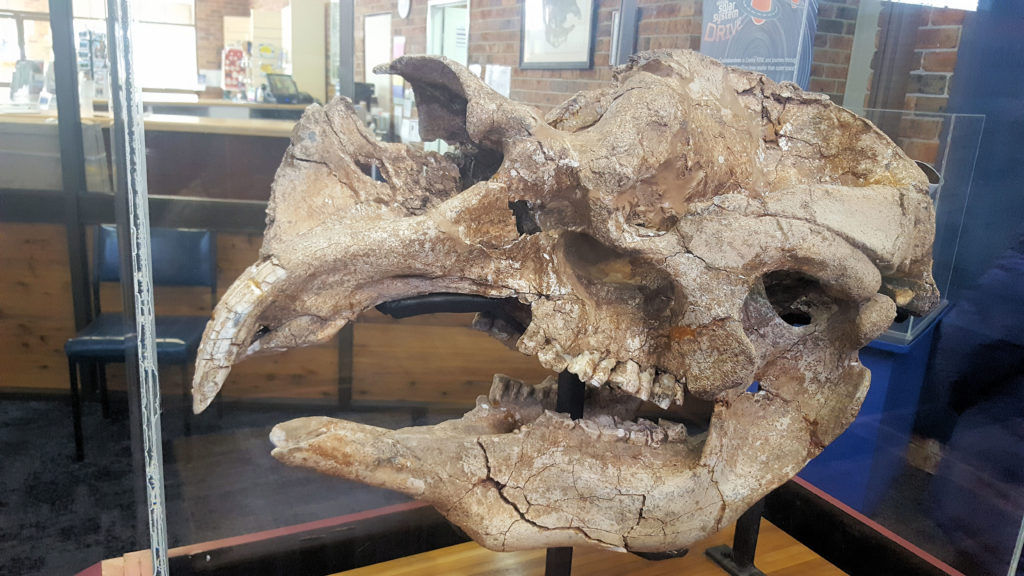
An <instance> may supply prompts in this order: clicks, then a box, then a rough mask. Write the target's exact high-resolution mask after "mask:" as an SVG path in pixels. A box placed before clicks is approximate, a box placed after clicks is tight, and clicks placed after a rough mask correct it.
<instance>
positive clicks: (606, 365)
mask: <svg viewBox="0 0 1024 576" xmlns="http://www.w3.org/2000/svg"><path fill="white" fill-rule="evenodd" d="M613 368H615V359H614V358H605V359H604V360H601V361H600V362H598V363H597V368H595V369H594V374H593V375H592V376H591V377H590V380H588V382H590V385H591V386H597V387H600V386H601V385H602V384H604V383H605V382H607V381H608V377H609V376H611V374H612V369H613Z"/></svg>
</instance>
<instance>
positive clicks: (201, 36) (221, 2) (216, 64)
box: [196, 0, 249, 98]
mask: <svg viewBox="0 0 1024 576" xmlns="http://www.w3.org/2000/svg"><path fill="white" fill-rule="evenodd" d="M248 15H249V0H196V63H197V64H198V66H199V69H200V70H203V69H207V70H216V69H218V68H220V67H221V66H220V55H221V50H222V49H223V48H224V17H225V16H248ZM221 94H222V91H221V89H220V88H207V89H206V92H205V93H204V94H203V97H204V98H220V97H221Z"/></svg>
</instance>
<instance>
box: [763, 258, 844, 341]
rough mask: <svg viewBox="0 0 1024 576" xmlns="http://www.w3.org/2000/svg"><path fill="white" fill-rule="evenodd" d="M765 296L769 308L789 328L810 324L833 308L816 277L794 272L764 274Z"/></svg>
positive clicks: (777, 271) (833, 304)
mask: <svg viewBox="0 0 1024 576" xmlns="http://www.w3.org/2000/svg"><path fill="white" fill-rule="evenodd" d="M761 281H762V282H763V283H764V291H765V295H766V296H767V297H768V302H769V303H771V305H772V309H773V310H775V313H776V314H777V315H778V316H779V318H781V319H782V321H783V322H785V323H786V324H789V325H790V326H794V327H800V326H806V325H808V324H812V323H814V321H815V319H816V318H817V317H820V316H822V315H823V314H824V313H827V312H828V311H829V310H832V309H834V308H835V302H834V301H833V299H832V297H831V296H829V295H828V294H827V293H826V291H825V288H824V287H823V286H822V285H821V282H819V281H818V279H817V278H815V277H813V276H810V275H808V274H805V273H803V272H798V271H795V270H775V271H773V272H769V273H767V274H765V275H764V277H763V278H762V279H761Z"/></svg>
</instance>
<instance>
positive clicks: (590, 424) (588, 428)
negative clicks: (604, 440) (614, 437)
mask: <svg viewBox="0 0 1024 576" xmlns="http://www.w3.org/2000/svg"><path fill="white" fill-rule="evenodd" d="M578 424H579V427H580V429H581V430H583V432H584V433H585V434H586V435H587V436H588V437H589V438H590V439H591V440H597V439H598V437H600V436H601V427H600V426H598V425H597V422H594V421H593V420H586V419H583V420H580V421H579V422H578Z"/></svg>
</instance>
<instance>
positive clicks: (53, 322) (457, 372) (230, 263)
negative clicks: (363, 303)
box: [0, 223, 548, 404]
mask: <svg viewBox="0 0 1024 576" xmlns="http://www.w3.org/2000/svg"><path fill="white" fill-rule="evenodd" d="M261 241H262V238H261V237H260V236H259V235H239V234H221V235H218V238H217V250H218V292H219V295H222V294H223V293H224V291H225V290H226V289H227V288H228V286H230V284H231V282H232V281H234V279H235V278H236V277H237V276H238V275H239V274H240V273H241V272H242V271H243V270H244V269H245V268H246V267H247V266H249V265H250V264H251V263H252V262H254V261H255V260H256V258H257V257H258V253H259V247H260V243H261ZM65 242H66V241H65V235H64V229H63V227H62V226H59V225H41V224H9V223H4V224H0V265H2V266H3V270H4V271H5V273H4V274H3V275H2V276H0V354H2V355H3V356H2V358H0V388H2V389H12V388H18V389H51V390H60V391H63V390H67V385H68V383H67V367H66V366H67V361H66V359H65V356H64V348H63V346H64V342H65V341H66V340H67V338H69V337H70V336H71V335H72V334H73V333H74V321H73V314H72V309H71V294H70V279H69V276H68V264H67V250H66V246H65ZM208 294H209V293H208V291H206V290H205V289H203V288H171V287H158V288H157V296H156V303H157V311H158V313H161V314H206V313H208V312H209V295H208ZM101 303H102V306H103V310H104V311H106V312H115V311H118V310H120V309H121V295H120V288H119V287H118V286H116V285H113V284H109V285H104V286H103V287H102V290H101ZM471 321H472V315H471V314H433V315H427V316H419V317H415V318H408V319H404V320H401V321H399V320H394V319H392V318H389V317H387V316H384V315H382V314H380V313H379V312H377V311H376V310H370V311H367V312H365V313H363V314H362V315H361V316H360V317H359V320H358V322H357V323H356V326H355V349H354V353H353V355H354V365H353V368H352V376H353V398H354V399H356V400H369V401H385V402H388V401H422V402H433V403H445V404H449V403H460V404H471V403H472V402H473V400H474V399H475V398H476V396H478V395H480V394H486V393H487V389H488V387H489V385H490V381H491V376H492V375H493V374H494V373H495V372H504V373H507V374H509V375H511V376H513V377H516V378H522V379H526V380H528V381H530V382H539V381H541V380H542V379H543V378H544V377H545V376H546V375H547V374H548V372H547V371H545V370H544V369H543V368H541V367H540V365H539V364H537V362H536V360H535V359H533V358H528V357H526V356H523V355H522V354H520V353H518V352H515V351H512V350H509V349H507V348H505V347H504V346H502V345H501V344H500V343H498V342H497V341H495V340H493V339H491V338H490V337H488V336H486V335H485V334H482V333H479V332H475V331H473V330H471V329H470V328H469V324H470V322H471ZM338 370H339V366H338V349H337V342H336V341H331V342H328V343H327V344H323V345H320V346H315V347H311V348H304V349H298V350H289V351H288V352H285V353H283V354H277V355H273V356H263V357H256V358H251V359H249V360H246V361H244V362H242V363H241V364H239V365H238V366H237V367H236V368H235V369H234V370H232V373H231V376H230V378H229V380H228V382H227V383H226V385H225V386H224V393H225V394H226V395H227V396H228V397H229V398H242V397H244V398H291V399H304V400H325V401H328V402H330V401H333V400H335V399H336V398H337V391H338ZM161 373H162V383H163V386H162V387H163V389H164V392H165V393H166V394H169V395H175V394H177V393H178V391H179V390H180V378H179V375H178V372H177V370H176V368H173V367H171V368H169V369H165V370H162V371H161ZM108 375H109V378H108V379H109V382H110V386H111V388H112V389H115V390H116V389H123V387H124V371H123V369H122V368H121V367H120V366H116V365H113V366H110V367H109V369H108Z"/></svg>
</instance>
